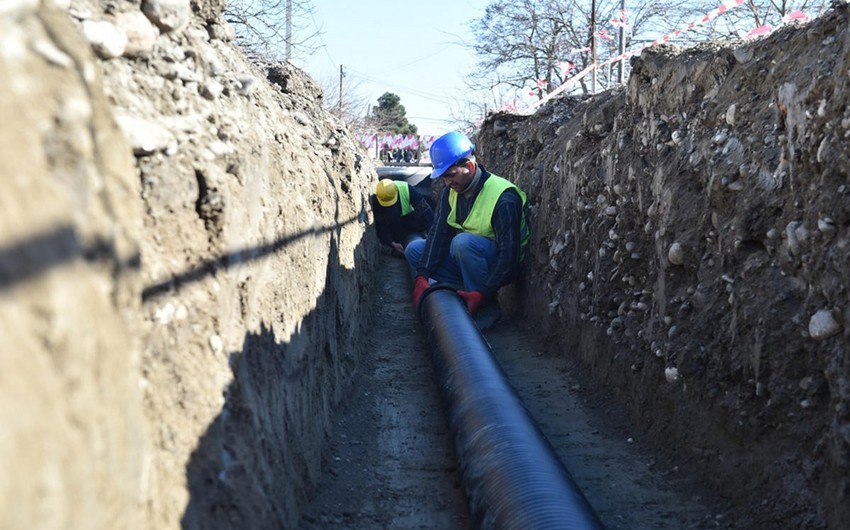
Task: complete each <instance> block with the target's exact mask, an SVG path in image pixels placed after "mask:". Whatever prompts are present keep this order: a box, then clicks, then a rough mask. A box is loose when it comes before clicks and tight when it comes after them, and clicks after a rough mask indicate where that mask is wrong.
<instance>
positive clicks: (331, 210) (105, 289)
mask: <svg viewBox="0 0 850 530" xmlns="http://www.w3.org/2000/svg"><path fill="white" fill-rule="evenodd" d="M222 4H223V3H222V2H203V3H201V2H189V1H188V0H156V1H154V0H143V1H142V0H135V1H129V2H120V3H116V2H111V1H106V0H104V1H102V2H96V1H85V0H55V1H44V2H39V1H37V0H19V1H13V2H11V3H9V2H4V3H3V7H2V8H0V35H2V37H0V39H2V41H3V44H2V53H0V96H2V97H0V120H2V124H3V125H2V126H0V177H2V185H3V192H2V194H0V295H2V298H0V333H2V336H3V337H4V340H3V346H2V355H0V374H2V375H0V379H1V380H2V382H0V424H2V425H3V429H2V436H0V449H2V451H0V459H2V467H3V468H4V474H3V477H2V478H0V492H2V495H0V527H2V528H34V527H35V528H57V529H59V528H62V529H65V528H177V527H182V528H216V527H234V526H240V527H246V528H247V527H249V528H271V527H284V528H286V527H292V526H294V524H295V522H296V521H297V517H298V515H299V514H298V509H297V508H298V503H299V502H300V499H302V498H303V497H304V495H305V492H307V491H308V490H309V489H310V488H311V487H313V482H314V481H315V480H316V478H317V475H318V468H319V466H320V454H319V452H320V450H321V447H322V444H323V442H324V439H325V437H326V434H327V433H326V431H327V429H328V428H329V425H330V423H329V422H330V418H331V412H332V410H333V407H334V406H335V404H336V403H337V402H338V401H339V400H340V399H341V398H342V396H343V392H344V389H345V388H346V386H347V383H348V380H349V379H350V378H351V377H353V375H354V374H355V373H356V370H357V363H358V356H359V352H360V351H361V348H362V340H363V335H364V333H363V331H364V328H365V326H366V324H367V320H366V319H367V317H368V312H367V311H364V310H363V308H364V307H368V306H369V303H370V302H371V299H370V296H371V294H370V293H371V282H372V276H371V271H370V268H369V267H370V264H372V263H374V262H375V258H376V256H377V254H376V252H377V245H376V242H375V240H374V238H373V236H372V235H371V231H367V230H366V226H367V224H368V222H369V212H368V211H367V210H368V208H367V204H368V202H367V196H368V192H369V187H370V184H369V182H370V181H371V179H372V178H373V171H372V168H371V166H370V165H369V163H368V162H367V161H365V160H363V159H362V156H361V151H360V150H359V148H358V146H357V144H356V143H355V142H354V141H353V140H352V138H351V137H350V136H349V135H348V133H347V132H346V131H345V130H344V129H343V128H342V127H341V126H340V124H339V123H338V122H337V121H336V120H335V119H334V117H333V116H331V115H329V114H327V113H326V112H324V111H323V110H322V106H321V103H322V100H321V98H322V95H321V91H320V90H319V89H318V88H317V87H316V86H315V85H314V83H313V82H312V81H311V80H309V79H308V78H306V77H305V76H303V74H301V73H300V72H298V71H296V70H294V69H292V68H291V67H288V66H286V65H279V64H277V65H268V66H267V67H263V68H260V67H257V66H254V65H252V64H250V63H249V62H248V61H247V60H246V59H245V58H244V56H243V55H242V53H241V52H240V51H239V50H238V49H237V48H236V47H235V46H234V45H233V44H232V42H231V39H232V37H233V33H232V29H231V28H229V27H228V26H227V25H226V24H225V23H224V22H223V20H222V18H221V6H222ZM237 522H238V524H237Z"/></svg>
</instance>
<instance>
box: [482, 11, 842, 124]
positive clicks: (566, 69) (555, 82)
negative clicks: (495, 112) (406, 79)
mask: <svg viewBox="0 0 850 530" xmlns="http://www.w3.org/2000/svg"><path fill="white" fill-rule="evenodd" d="M720 5H721V0H698V1H697V2H693V1H692V0H649V1H642V2H636V1H635V2H625V10H623V9H622V2H621V1H620V0H596V1H591V0H518V1H516V0H514V1H512V0H494V1H493V2H491V3H490V4H489V5H488V6H487V8H486V10H485V13H484V16H482V17H481V18H479V19H477V20H475V21H474V25H473V31H474V33H475V44H474V45H473V46H472V47H473V49H474V50H475V52H476V53H477V54H478V56H479V63H478V66H479V71H478V76H477V82H476V85H475V89H476V94H477V95H478V96H479V97H482V99H483V100H484V101H489V102H490V103H492V104H493V107H495V108H499V107H501V106H503V105H504V103H500V100H502V99H504V98H505V97H507V98H510V94H514V95H515V94H517V93H519V92H525V93H528V92H531V93H533V94H536V95H537V96H538V97H542V96H544V95H545V94H547V93H549V92H551V91H552V90H554V89H556V88H557V87H559V86H560V85H561V84H562V83H563V82H564V81H565V80H566V79H568V78H570V77H572V76H574V75H575V74H576V73H577V72H579V71H582V70H583V69H585V68H586V67H588V66H589V65H591V64H593V63H594V59H596V63H597V64H599V63H600V62H602V63H604V62H605V61H606V60H610V61H609V68H610V64H612V63H613V62H614V61H615V60H616V59H617V57H618V56H619V52H620V50H619V42H618V40H619V39H618V38H616V36H617V33H618V32H619V31H624V32H625V35H624V45H625V47H626V49H628V50H634V49H640V47H642V46H646V45H648V44H651V43H653V42H654V41H655V40H656V39H658V38H661V37H664V36H668V35H671V34H672V35H674V36H675V39H672V40H670V42H673V43H676V44H680V45H685V46H689V45H693V44H696V43H698V42H705V41H708V40H716V39H724V38H741V37H744V36H746V35H747V34H748V32H750V31H751V30H753V29H755V28H760V27H763V26H765V25H771V26H772V27H777V26H779V25H781V24H782V23H783V21H785V20H787V17H788V15H789V14H791V13H792V12H793V11H795V10H805V11H807V12H808V13H807V14H808V15H809V16H817V15H819V14H821V13H822V12H823V11H824V10H825V9H826V8H827V5H828V0H802V1H798V2H792V1H790V0H746V2H744V4H743V5H741V6H740V7H737V9H731V10H727V12H726V13H724V14H723V16H718V17H713V18H710V19H709V20H707V21H706V20H705V17H706V15H707V14H708V13H710V12H713V11H714V10H716V9H717V8H718V7H719V6H720ZM591 6H593V7H595V13H594V12H592V10H591ZM594 15H595V16H594ZM592 21H595V23H592ZM695 22H696V23H695ZM763 29H764V28H763ZM685 30H686V31H685ZM592 49H593V50H595V52H596V57H593V55H592V54H591V50H592ZM626 64H628V63H626ZM594 75H596V73H595V74H594ZM598 75H600V76H601V77H602V84H603V87H607V86H611V84H612V83H613V82H614V79H615V76H614V74H613V73H612V72H611V70H610V69H608V70H603V71H601V72H598ZM594 79H595V77H594ZM573 90H580V91H582V92H584V93H587V92H589V90H590V88H589V87H588V84H587V78H583V79H582V80H581V81H580V83H579V84H577V85H576V87H575V88H574V89H573ZM478 106H480V103H479V104H478Z"/></svg>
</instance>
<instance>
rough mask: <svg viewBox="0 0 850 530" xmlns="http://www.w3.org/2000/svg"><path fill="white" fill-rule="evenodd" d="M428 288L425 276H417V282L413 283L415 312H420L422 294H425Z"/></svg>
mask: <svg viewBox="0 0 850 530" xmlns="http://www.w3.org/2000/svg"><path fill="white" fill-rule="evenodd" d="M427 288H428V278H426V277H425V276H417V277H416V281H415V282H413V310H414V311H418V310H419V301H420V299H421V298H422V294H423V293H424V292H425V289H427Z"/></svg>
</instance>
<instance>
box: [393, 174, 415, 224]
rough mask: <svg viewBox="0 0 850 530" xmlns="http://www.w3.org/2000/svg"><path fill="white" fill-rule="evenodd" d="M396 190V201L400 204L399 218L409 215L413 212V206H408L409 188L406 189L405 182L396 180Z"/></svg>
mask: <svg viewBox="0 0 850 530" xmlns="http://www.w3.org/2000/svg"><path fill="white" fill-rule="evenodd" d="M395 185H396V188H398V200H399V202H401V216H402V217H404V216H405V215H407V214H409V213H410V212H412V211H413V206H412V205H411V204H410V188H408V187H407V182H402V181H400V180H397V181H396V182H395Z"/></svg>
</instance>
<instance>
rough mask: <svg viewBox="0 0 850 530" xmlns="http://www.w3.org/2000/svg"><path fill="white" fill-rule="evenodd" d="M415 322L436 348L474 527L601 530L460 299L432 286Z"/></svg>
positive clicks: (436, 366)
mask: <svg viewBox="0 0 850 530" xmlns="http://www.w3.org/2000/svg"><path fill="white" fill-rule="evenodd" d="M419 319H420V320H421V321H422V323H423V325H424V326H425V329H426V331H427V333H428V337H429V340H430V341H431V345H432V347H433V350H434V351H433V355H432V360H433V363H434V370H435V372H436V375H437V381H438V383H439V385H440V392H441V394H442V396H441V397H442V400H443V405H444V407H445V413H446V418H447V421H448V424H449V430H450V431H451V434H452V438H453V442H454V449H455V456H456V458H457V460H458V467H459V468H460V471H461V480H462V482H463V487H464V490H465V492H466V497H467V504H468V506H469V512H470V518H471V523H472V525H473V526H474V527H476V528H485V529H491V528H492V529H499V530H507V529H533V530H543V529H582V530H586V529H601V528H602V523H601V522H600V521H599V519H598V517H597V516H596V514H595V513H594V511H593V509H592V508H591V507H590V504H589V503H588V502H587V500H586V499H585V498H584V495H583V494H582V493H581V491H580V490H579V489H578V487H577V486H576V484H575V483H574V482H573V479H572V477H571V476H570V474H569V472H568V471H567V469H566V468H565V467H564V465H563V463H562V462H561V461H560V460H559V459H558V457H557V455H555V451H554V449H553V448H552V446H551V445H550V444H549V442H548V441H547V440H546V438H545V437H544V436H543V433H542V432H541V431H540V428H539V427H538V426H537V424H536V423H535V422H534V420H533V419H532V418H531V416H530V414H529V413H528V411H527V410H526V408H525V406H524V405H523V404H522V401H520V399H519V396H518V395H517V394H516V391H515V390H514V389H513V387H511V385H510V383H509V382H508V379H507V377H506V376H505V374H504V372H503V371H502V369H501V367H500V366H499V364H498V363H497V362H496V360H495V359H494V358H493V352H492V351H491V350H490V346H489V345H488V344H487V341H486V340H485V339H484V337H483V336H482V335H481V332H480V331H479V330H478V328H477V327H476V325H475V324H474V322H473V321H472V319H471V318H470V317H469V314H468V313H467V312H466V305H465V304H464V302H463V300H462V299H461V298H460V297H459V296H458V295H457V294H456V293H455V292H454V290H452V289H451V288H448V287H445V286H440V285H434V286H432V287H430V288H429V289H428V290H427V291H425V294H424V295H423V297H422V301H421V303H420V305H419Z"/></svg>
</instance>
